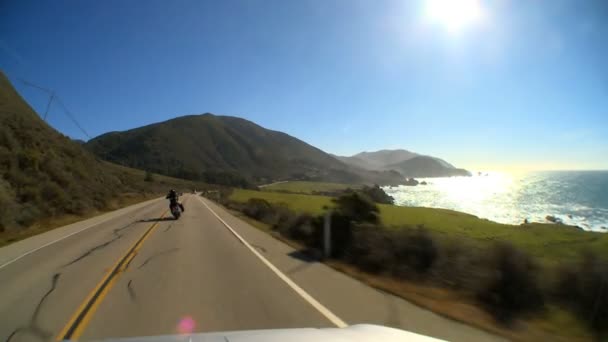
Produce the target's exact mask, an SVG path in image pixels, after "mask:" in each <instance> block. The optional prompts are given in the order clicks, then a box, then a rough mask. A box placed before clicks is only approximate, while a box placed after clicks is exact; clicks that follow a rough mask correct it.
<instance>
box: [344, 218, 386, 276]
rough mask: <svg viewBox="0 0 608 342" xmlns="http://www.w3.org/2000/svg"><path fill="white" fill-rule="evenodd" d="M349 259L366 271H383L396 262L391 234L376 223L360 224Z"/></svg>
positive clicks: (349, 252)
mask: <svg viewBox="0 0 608 342" xmlns="http://www.w3.org/2000/svg"><path fill="white" fill-rule="evenodd" d="M348 261H349V262H351V263H352V264H354V265H355V266H357V267H359V268H361V269H362V270H364V271H367V272H370V273H381V272H384V271H386V270H388V269H390V268H391V267H392V265H393V264H394V262H395V254H394V244H393V241H392V239H391V236H390V234H389V233H388V232H387V231H385V230H383V229H380V228H379V227H377V226H374V225H369V224H368V225H361V226H358V227H357V228H356V230H355V232H354V236H353V243H352V246H351V248H350V249H349V250H348Z"/></svg>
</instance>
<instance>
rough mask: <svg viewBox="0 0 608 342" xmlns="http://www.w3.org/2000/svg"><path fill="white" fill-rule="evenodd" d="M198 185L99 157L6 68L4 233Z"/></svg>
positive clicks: (0, 157) (1, 121) (1, 114)
mask: <svg viewBox="0 0 608 342" xmlns="http://www.w3.org/2000/svg"><path fill="white" fill-rule="evenodd" d="M195 186H197V185H195V184H194V183H192V182H185V181H182V180H178V179H172V178H168V177H160V176H149V177H148V179H147V181H146V180H145V175H144V172H143V171H139V170H132V169H127V168H124V167H121V166H117V165H111V164H109V163H107V162H103V161H100V160H98V159H97V158H96V157H95V156H93V155H92V154H91V153H90V152H88V151H86V150H85V149H84V148H83V147H82V146H81V144H79V143H78V142H75V141H73V140H71V139H69V138H68V137H66V136H64V135H62V134H61V133H59V132H57V131H56V130H55V129H53V128H52V127H50V126H49V125H48V124H46V123H45V122H44V121H43V120H41V119H40V117H39V116H38V115H37V114H36V113H35V112H34V110H33V109H32V108H31V107H30V106H29V105H28V104H27V103H26V102H25V101H24V100H23V98H21V96H20V95H19V94H18V93H17V92H16V91H15V89H14V88H13V87H12V85H11V84H10V81H9V80H8V79H7V78H6V76H5V75H4V74H2V73H0V233H2V232H10V231H14V230H17V229H20V228H24V227H29V226H31V225H33V224H34V223H36V222H39V221H41V220H47V219H49V218H52V217H59V216H62V215H75V216H78V215H84V214H86V213H90V212H92V211H99V210H104V209H106V208H108V205H109V204H110V202H112V201H114V200H115V199H116V198H117V197H120V196H122V195H124V194H130V195H129V196H130V197H133V196H134V195H139V196H144V195H146V194H152V193H158V192H160V191H166V190H167V188H168V187H181V188H186V189H191V188H192V187H195ZM198 186H199V187H200V186H201V185H200V184H199V185H198ZM142 198H143V197H142Z"/></svg>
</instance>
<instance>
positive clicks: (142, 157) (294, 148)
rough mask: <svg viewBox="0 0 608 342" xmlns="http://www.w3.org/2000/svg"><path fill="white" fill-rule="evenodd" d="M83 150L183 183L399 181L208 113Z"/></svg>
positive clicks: (108, 136)
mask: <svg viewBox="0 0 608 342" xmlns="http://www.w3.org/2000/svg"><path fill="white" fill-rule="evenodd" d="M85 146H86V147H87V148H88V149H89V150H90V151H92V152H93V153H95V154H96V155H98V156H99V157H101V158H103V159H106V160H108V161H111V162H115V163H118V164H121V165H126V166H130V167H136V168H141V169H146V170H150V171H153V172H158V173H161V174H165V175H169V176H176V177H180V178H187V179H201V178H202V179H205V177H207V175H208V174H209V173H231V174H234V175H240V176H244V177H246V178H247V179H250V180H252V181H253V182H255V183H265V182H272V181H276V180H295V179H299V180H323V181H334V182H342V183H362V182H363V183H379V184H399V183H400V182H402V181H403V179H402V177H401V176H400V175H399V174H398V173H396V172H391V171H370V170H365V169H361V168H357V167H353V166H350V165H347V164H345V163H343V162H342V161H340V160H338V159H336V158H334V157H332V156H331V155H329V154H327V153H325V152H323V151H322V150H321V149H319V148H317V147H315V146H312V145H310V144H308V143H306V142H304V141H302V140H299V139H297V138H296V137H293V136H291V135H289V134H287V133H284V132H280V131H275V130H271V129H267V128H264V127H262V126H260V125H258V124H256V123H254V122H252V121H249V120H246V119H242V118H239V117H235V116H225V115H215V114H211V113H204V114H199V115H186V116H181V117H177V118H172V119H169V120H166V121H162V122H158V123H153V124H149V125H145V126H142V127H137V128H133V129H130V130H126V131H122V132H108V133H105V134H102V135H100V136H98V137H95V138H93V139H91V140H89V141H88V142H87V143H86V144H85Z"/></svg>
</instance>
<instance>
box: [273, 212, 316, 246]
mask: <svg viewBox="0 0 608 342" xmlns="http://www.w3.org/2000/svg"><path fill="white" fill-rule="evenodd" d="M313 220H314V218H313V217H312V216H310V215H308V214H302V215H295V214H293V213H292V216H290V217H289V219H287V220H284V221H282V222H280V223H279V224H278V225H277V230H278V231H279V233H280V234H281V235H283V236H285V237H287V238H290V239H293V240H297V241H308V240H310V237H311V235H312V233H313V231H314V227H313Z"/></svg>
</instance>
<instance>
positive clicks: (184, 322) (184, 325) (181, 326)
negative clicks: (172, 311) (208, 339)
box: [177, 316, 196, 334]
mask: <svg viewBox="0 0 608 342" xmlns="http://www.w3.org/2000/svg"><path fill="white" fill-rule="evenodd" d="M195 327H196V322H195V321H194V319H193V318H192V317H190V316H186V317H182V319H180V320H179V323H178V324H177V332H178V333H180V334H191V333H192V332H194V328H195Z"/></svg>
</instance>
